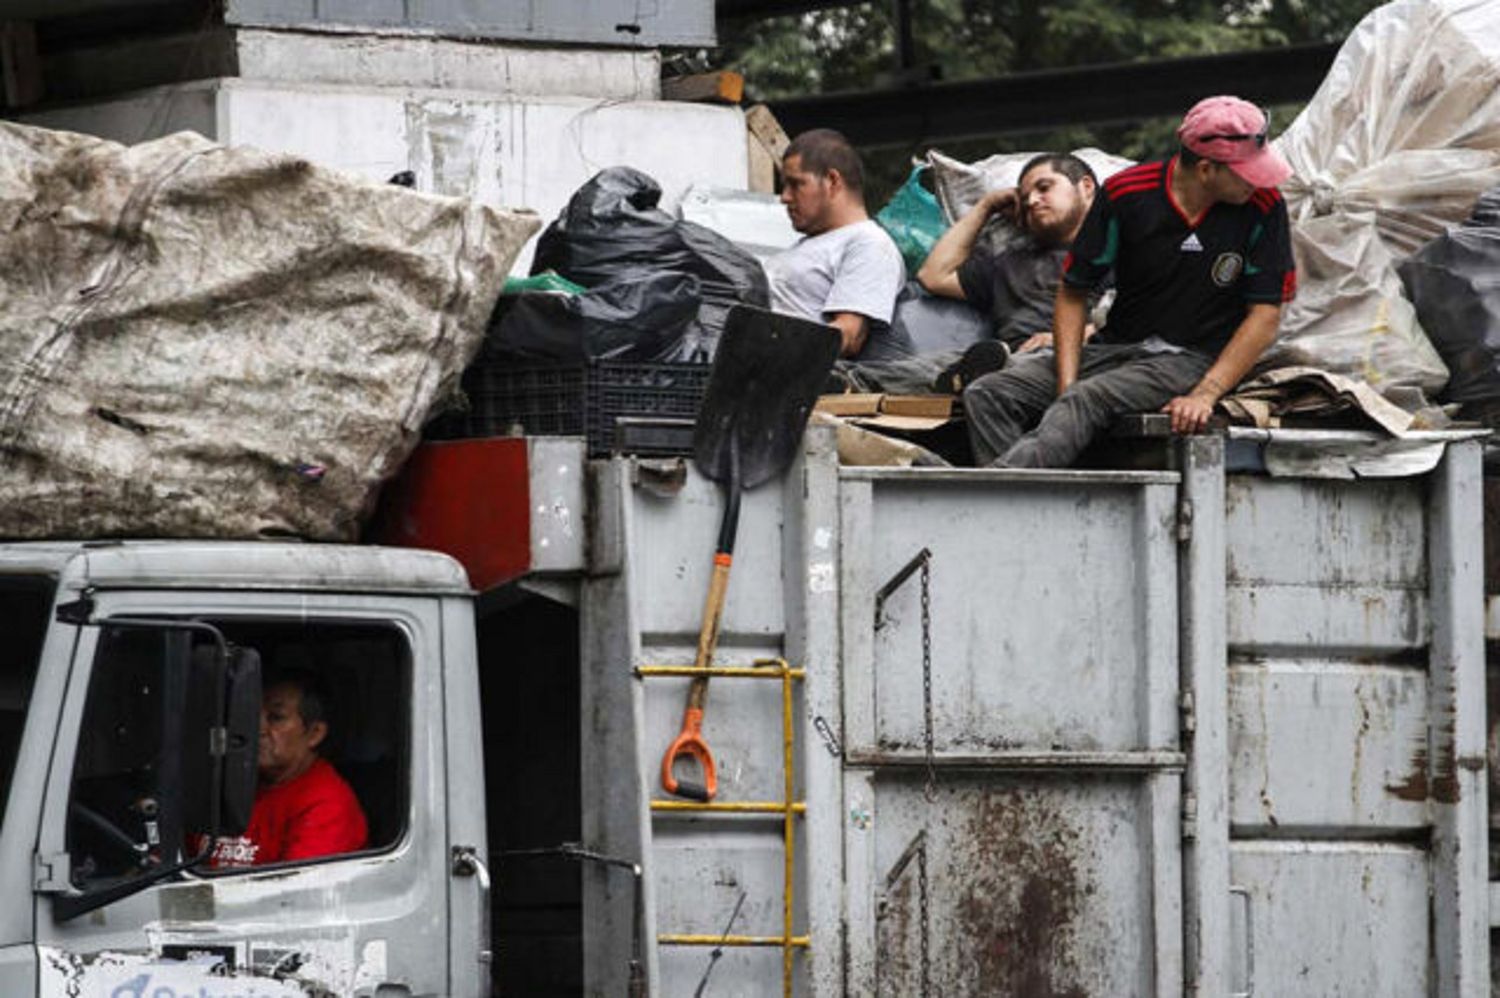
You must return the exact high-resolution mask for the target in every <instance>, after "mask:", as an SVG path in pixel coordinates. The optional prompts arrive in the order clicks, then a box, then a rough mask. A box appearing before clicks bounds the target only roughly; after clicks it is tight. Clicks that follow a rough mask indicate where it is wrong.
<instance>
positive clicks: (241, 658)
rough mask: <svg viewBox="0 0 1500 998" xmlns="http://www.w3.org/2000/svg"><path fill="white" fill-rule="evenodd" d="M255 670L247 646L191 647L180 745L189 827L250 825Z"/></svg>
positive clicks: (256, 732)
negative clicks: (222, 647)
mask: <svg viewBox="0 0 1500 998" xmlns="http://www.w3.org/2000/svg"><path fill="white" fill-rule="evenodd" d="M260 672H261V669H260V653H259V652H257V651H255V650H254V649H253V648H239V647H233V646H231V647H229V648H228V649H227V654H225V653H224V652H221V651H220V649H219V647H217V646H215V645H210V644H200V645H197V646H196V647H194V649H193V657H192V670H191V675H190V676H189V679H188V689H187V704H188V708H187V712H186V713H187V719H186V722H185V724H184V726H183V747H182V761H183V786H182V806H183V818H184V822H185V825H186V828H187V829H188V830H189V831H192V832H197V833H200V834H207V833H208V832H209V831H210V829H213V830H214V831H215V832H216V833H217V834H218V835H221V836H222V835H227V836H235V835H240V834H242V833H243V832H244V831H245V828H246V826H247V825H249V823H250V807H251V805H252V804H253V803H254V799H255V778H256V762H257V756H258V754H259V752H258V750H259V743H260V692H261V691H260V679H261V677H260ZM221 710H222V711H223V713H222V715H221V714H220V711H221ZM221 716H222V719H223V723H222V725H221V724H220V718H221ZM216 795H217V800H216V799H215V798H216ZM216 803H217V805H218V806H217V815H216V814H215V804H216ZM215 818H217V822H216V821H215Z"/></svg>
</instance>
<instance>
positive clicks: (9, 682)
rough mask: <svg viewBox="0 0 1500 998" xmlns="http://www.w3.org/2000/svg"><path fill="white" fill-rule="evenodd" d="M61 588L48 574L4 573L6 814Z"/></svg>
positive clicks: (0, 767)
mask: <svg viewBox="0 0 1500 998" xmlns="http://www.w3.org/2000/svg"><path fill="white" fill-rule="evenodd" d="M56 588H57V583H56V580H54V579H52V578H49V577H46V576H34V575H28V576H14V575H10V576H0V634H3V635H5V638H4V640H0V814H3V813H4V808H5V802H6V800H7V799H8V798H9V797H10V780H11V776H12V775H13V774H14V773H15V769H16V756H17V754H18V753H19V752H20V750H21V733H22V731H23V730H25V727H26V708H27V706H28V705H29V704H30V703H31V687H32V684H33V683H34V682H35V681H36V670H37V663H38V662H39V661H40V659H41V657H42V641H43V640H44V639H45V638H46V636H47V619H48V614H49V613H50V612H51V610H52V595H53V592H54V590H55V589H56Z"/></svg>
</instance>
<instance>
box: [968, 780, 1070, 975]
mask: <svg viewBox="0 0 1500 998" xmlns="http://www.w3.org/2000/svg"><path fill="white" fill-rule="evenodd" d="M976 803H977V805H978V806H977V807H975V808H974V809H973V810H972V811H971V813H970V816H969V818H968V821H967V827H966V828H964V829H963V830H962V831H961V832H960V833H959V841H962V842H964V843H966V845H967V846H968V847H969V848H968V849H966V850H964V851H963V852H962V853H959V852H957V851H954V852H950V853H949V855H948V856H947V857H946V859H947V863H948V876H949V877H950V878H951V880H950V882H951V883H953V884H955V885H959V884H961V885H963V887H962V890H961V892H960V894H959V896H958V899H957V911H956V932H957V934H958V935H959V936H960V937H961V938H960V939H957V940H954V942H955V943H956V944H957V948H958V949H959V950H960V951H961V952H963V953H965V954H967V956H968V958H967V959H962V960H961V961H960V962H961V965H964V964H966V965H967V966H968V967H969V968H970V970H969V972H970V974H972V975H973V979H971V980H967V981H963V982H962V983H961V990H962V993H964V994H972V995H986V996H995V998H1002V996H1004V998H1011V996H1014V998H1086V995H1087V993H1086V992H1085V991H1084V989H1083V988H1082V987H1080V986H1079V985H1078V984H1076V983H1075V982H1074V981H1073V980H1072V978H1074V977H1075V976H1076V975H1077V972H1078V966H1079V962H1080V961H1079V955H1078V953H1077V947H1078V945H1079V942H1080V940H1079V931H1078V930H1079V925H1078V918H1079V908H1080V901H1081V900H1082V899H1083V898H1084V897H1085V896H1086V895H1087V894H1091V893H1092V892H1093V890H1094V888H1093V886H1092V885H1091V884H1088V883H1087V882H1086V880H1085V877H1084V876H1083V875H1082V874H1081V872H1080V870H1079V868H1078V865H1077V864H1078V860H1079V858H1080V857H1079V852H1080V850H1081V849H1082V848H1083V846H1084V842H1083V836H1082V835H1081V834H1080V833H1079V831H1078V829H1077V828H1075V827H1074V826H1073V825H1072V824H1071V822H1070V820H1069V819H1068V817H1067V816H1066V814H1063V813H1060V812H1059V811H1057V810H1055V809H1053V808H1052V807H1050V806H1049V805H1048V804H1047V803H1046V802H1045V801H1043V800H1040V799H1038V797H1037V796H1036V795H1035V794H1034V793H1026V792H1023V791H1021V790H1019V789H1015V790H991V791H989V792H987V793H985V794H984V796H983V798H982V799H981V800H980V801H978V802H976ZM955 983H960V982H955Z"/></svg>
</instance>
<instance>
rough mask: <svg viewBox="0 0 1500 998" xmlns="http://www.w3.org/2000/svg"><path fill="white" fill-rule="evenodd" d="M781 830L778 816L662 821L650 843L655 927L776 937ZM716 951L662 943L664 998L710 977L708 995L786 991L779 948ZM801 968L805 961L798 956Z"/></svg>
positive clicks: (779, 916)
mask: <svg viewBox="0 0 1500 998" xmlns="http://www.w3.org/2000/svg"><path fill="white" fill-rule="evenodd" d="M780 832H781V828H780V819H779V817H776V816H770V815H764V816H759V817H747V816H743V815H741V816H734V817H728V818H725V817H718V818H711V819H705V818H665V819H658V821H657V822H656V826H655V830H654V834H653V843H652V845H653V856H652V860H653V863H654V864H655V866H656V883H657V894H656V897H657V901H656V904H657V912H658V915H657V930H658V931H659V932H665V933H689V934H700V935H706V936H726V935H727V936H761V937H772V936H779V935H780V934H781V920H782V907H781V904H782V891H781V884H782V862H783V857H782V849H781V843H780ZM799 851H800V850H799ZM741 898H743V901H741ZM794 898H795V895H794ZM798 907H799V908H800V907H802V906H801V905H799V906H798ZM798 925H799V926H805V919H803V918H801V917H799V918H798ZM820 941H821V940H820ZM712 949H713V947H712V946H671V945H668V946H662V947H661V948H660V953H659V960H660V962H661V973H662V978H661V980H662V988H661V992H660V993H661V994H662V995H663V998H670V996H673V995H692V994H694V993H695V992H696V990H697V988H698V985H699V983H700V982H701V981H702V980H703V978H704V976H705V975H707V976H708V978H709V984H708V986H707V987H706V988H705V989H704V991H703V993H704V994H705V995H761V994H780V993H781V990H780V987H779V984H780V981H781V949H780V948H779V947H774V946H756V947H743V946H726V947H723V948H722V949H723V952H722V953H720V954H719V955H718V956H717V957H715V956H713V955H712V952H711V951H712ZM710 964H712V970H710ZM797 967H798V969H799V970H800V969H801V967H802V961H801V960H800V959H799V960H797ZM798 993H799V994H801V993H803V992H801V991H799V992H798Z"/></svg>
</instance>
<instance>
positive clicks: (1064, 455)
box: [964, 97, 1296, 468]
mask: <svg viewBox="0 0 1500 998" xmlns="http://www.w3.org/2000/svg"><path fill="white" fill-rule="evenodd" d="M1268 127H1269V119H1268V117H1267V115H1266V114H1265V112H1263V111H1262V110H1260V109H1259V108H1257V107H1256V106H1255V105H1253V104H1250V103H1247V102H1245V101H1242V100H1240V99H1238V98H1236V97H1210V98H1208V99H1207V100H1204V101H1200V102H1199V103H1198V104H1197V105H1195V106H1194V107H1193V109H1192V110H1191V111H1189V112H1188V114H1187V117H1186V118H1184V119H1183V122H1182V125H1181V127H1179V128H1178V130H1177V135H1178V139H1179V140H1180V142H1181V148H1180V149H1179V150H1178V153H1177V155H1175V156H1173V157H1172V158H1171V159H1168V160H1166V161H1163V162H1155V163H1142V164H1140V165H1139V166H1135V167H1132V168H1130V169H1128V170H1123V171H1121V172H1120V173H1117V174H1115V175H1114V176H1113V177H1110V178H1109V180H1107V181H1105V183H1104V185H1103V190H1102V191H1101V193H1100V195H1099V196H1098V197H1096V198H1094V203H1093V205H1092V206H1091V208H1090V209H1089V213H1088V216H1087V217H1086V218H1085V219H1084V222H1083V227H1082V229H1081V230H1080V231H1079V233H1078V237H1077V239H1076V240H1074V242H1073V247H1072V249H1071V251H1070V252H1069V254H1068V256H1067V259H1066V260H1065V261H1064V273H1063V283H1062V286H1061V287H1060V288H1059V289H1058V294H1057V305H1056V309H1055V317H1054V324H1053V333H1054V338H1055V346H1056V352H1055V353H1053V352H1041V353H1036V354H1032V355H1028V356H1023V357H1018V358H1016V359H1015V360H1013V361H1012V362H1011V363H1010V365H1009V366H1007V367H1006V368H1005V369H1004V370H1002V371H998V372H996V373H994V374H990V375H986V376H985V377H983V378H980V379H979V380H978V381H976V382H974V383H973V384H972V385H971V386H969V388H968V389H967V390H966V391H965V392H964V408H965V411H966V413H967V415H968V418H969V435H970V440H971V442H972V443H973V446H974V453H975V457H976V459H977V461H978V463H980V464H994V465H996V466H999V467H1022V468H1059V467H1067V466H1068V465H1070V464H1072V463H1073V461H1074V460H1075V459H1076V458H1077V457H1078V455H1079V454H1080V453H1081V452H1082V451H1083V449H1084V448H1085V447H1087V446H1088V444H1089V442H1090V441H1092V440H1093V439H1094V437H1095V436H1096V435H1097V434H1098V433H1099V432H1100V431H1101V430H1103V429H1105V428H1106V427H1107V426H1108V425H1109V424H1110V422H1111V421H1113V420H1114V419H1115V418H1116V417H1118V416H1120V415H1122V414H1124V413H1129V412H1140V411H1154V410H1160V411H1162V412H1165V413H1167V414H1168V415H1170V416H1171V424H1172V429H1173V431H1174V432H1177V433H1196V432H1198V431H1200V430H1202V429H1203V427H1204V426H1205V425H1206V424H1207V422H1208V418H1209V416H1210V415H1211V414H1212V413H1213V407H1214V403H1215V402H1217V401H1218V400H1219V398H1220V397H1222V396H1223V395H1225V394H1226V393H1228V392H1229V390H1230V389H1232V388H1233V387H1234V386H1235V385H1236V384H1237V383H1238V382H1239V380H1240V379H1241V378H1243V377H1244V376H1245V374H1246V373H1247V372H1248V371H1249V370H1250V368H1251V367H1252V366H1253V365H1254V364H1255V361H1256V360H1257V359H1258V358H1259V357H1260V355H1261V354H1262V353H1263V352H1264V351H1265V349H1266V347H1268V346H1270V344H1271V342H1272V341H1273V340H1274V339H1275V338H1276V329H1277V326H1278V325H1279V323H1280V320H1281V305H1282V303H1283V302H1285V301H1288V300H1290V299H1291V297H1292V295H1293V293H1294V292H1295V290H1296V270H1295V267H1294V265H1293V262H1292V251H1291V237H1290V233H1289V230H1288V225H1287V215H1286V205H1285V204H1284V203H1283V202H1282V200H1281V195H1280V194H1279V193H1278V192H1277V191H1276V185H1277V184H1279V183H1281V182H1282V181H1284V180H1285V179H1286V178H1287V177H1288V176H1290V175H1291V169H1290V167H1288V166H1287V164H1286V162H1285V161H1284V160H1283V159H1282V158H1281V157H1280V156H1279V155H1278V154H1277V153H1276V152H1275V151H1274V150H1273V149H1272V148H1271V147H1270V146H1269V145H1268V144H1267V142H1266V138H1267V136H1266V133H1267V129H1268ZM1111 273H1113V275H1114V285H1115V289H1116V298H1115V303H1114V306H1113V307H1112V308H1111V310H1110V314H1109V319H1108V322H1107V323H1106V325H1105V327H1104V329H1102V330H1101V331H1100V332H1099V334H1098V335H1097V336H1095V337H1093V338H1092V339H1091V340H1089V342H1088V343H1084V341H1083V340H1084V335H1083V333H1084V323H1085V321H1086V316H1087V302H1088V293H1089V291H1090V290H1091V289H1093V288H1096V287H1098V286H1099V285H1100V284H1101V283H1102V282H1103V281H1104V280H1105V278H1106V277H1107V276H1108V275H1109V274H1111Z"/></svg>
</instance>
